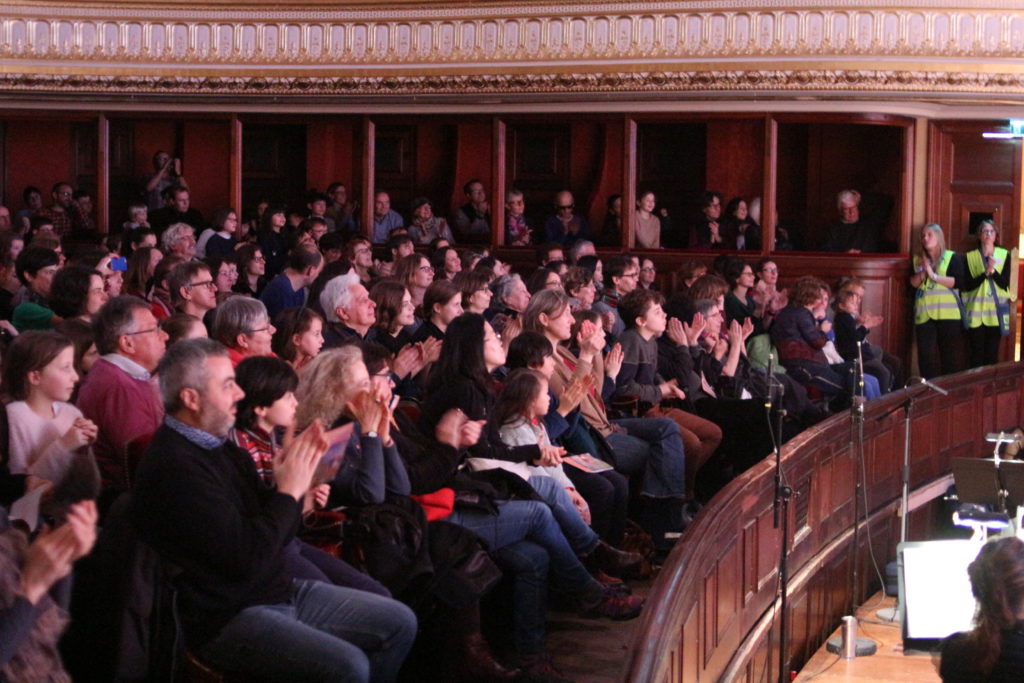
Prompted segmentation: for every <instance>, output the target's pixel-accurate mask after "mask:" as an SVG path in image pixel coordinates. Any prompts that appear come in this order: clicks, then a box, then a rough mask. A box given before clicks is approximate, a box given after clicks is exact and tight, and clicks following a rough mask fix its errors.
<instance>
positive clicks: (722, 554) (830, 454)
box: [622, 363, 1024, 683]
mask: <svg viewBox="0 0 1024 683" xmlns="http://www.w3.org/2000/svg"><path fill="white" fill-rule="evenodd" d="M937 383H938V384H939V385H940V386H942V387H943V388H944V389H946V390H948V391H949V392H950V393H949V396H940V395H938V394H935V393H932V392H922V391H921V389H919V388H912V389H904V390H901V391H898V392H894V393H892V394H889V395H887V396H885V397H883V398H881V399H878V400H875V401H872V402H870V403H869V404H868V405H867V408H866V411H865V412H866V414H865V423H864V453H865V463H864V466H865V471H866V473H867V476H866V481H867V485H866V487H865V494H866V499H867V506H866V507H867V510H868V514H867V517H868V519H869V521H868V522H867V523H866V524H863V526H862V529H863V531H864V532H865V533H862V534H861V542H860V547H859V549H858V553H857V557H856V560H855V561H856V562H858V563H859V565H858V566H859V568H860V569H861V571H859V579H858V585H857V586H855V587H854V589H853V590H854V595H851V594H850V584H849V575H850V573H849V569H850V564H849V563H850V561H851V560H852V559H853V558H852V556H851V553H850V548H849V545H850V544H851V542H852V536H853V534H852V533H850V531H851V530H852V528H853V514H854V506H853V495H854V488H853V487H854V482H855V473H856V469H855V468H856V467H857V462H856V460H855V459H854V458H853V457H852V455H851V451H852V450H853V449H852V448H851V441H850V436H851V425H850V420H849V417H848V415H846V414H838V415H834V416H833V417H831V418H829V419H828V420H826V421H825V422H823V423H821V424H819V425H817V426H815V427H813V428H812V429H809V430H807V431H805V432H803V433H802V434H800V435H799V436H797V437H796V438H794V439H792V440H791V441H790V442H789V443H787V444H786V445H785V446H784V447H783V450H782V458H783V469H784V472H785V477H786V480H787V483H788V484H789V485H790V486H792V487H793V488H794V490H795V491H796V497H795V498H794V500H793V502H792V504H791V506H790V515H791V518H790V529H791V537H790V539H789V543H790V557H789V562H790V564H789V567H790V575H791V576H794V577H799V578H800V580H799V581H798V582H797V585H795V586H794V587H793V590H792V591H791V593H790V610H791V615H792V616H795V617H797V618H796V619H795V620H792V619H791V624H792V627H791V633H790V647H789V662H788V668H798V667H799V666H800V665H802V664H803V662H805V661H806V660H807V659H808V658H809V656H810V655H811V653H813V652H814V650H815V649H816V648H817V647H818V646H819V645H820V644H821V642H823V640H824V638H825V636H827V634H828V633H829V632H830V631H831V630H832V628H833V627H834V626H835V624H836V623H838V618H839V616H841V615H842V614H844V613H846V610H847V609H848V608H849V605H850V604H851V603H852V602H853V601H855V600H860V599H862V598H863V597H865V596H866V595H867V594H868V591H869V588H870V590H875V589H877V580H876V579H875V572H874V570H873V569H870V567H871V565H870V564H869V553H868V550H869V549H868V545H867V543H868V541H867V539H870V542H871V544H872V545H871V549H872V550H873V551H874V554H875V556H876V557H877V561H878V563H879V564H883V565H884V564H885V562H886V561H888V559H889V558H891V557H893V556H894V550H895V543H896V541H897V540H898V531H897V530H898V519H897V517H896V511H897V509H898V505H897V504H896V503H898V499H899V496H900V463H901V462H902V457H903V411H902V410H897V411H896V412H895V413H893V414H892V415H889V416H888V417H884V418H882V419H881V420H880V419H879V418H880V417H881V416H883V415H884V414H885V413H886V412H887V411H889V410H890V409H891V408H893V407H897V406H899V405H900V404H901V403H902V402H904V401H905V400H906V399H907V398H908V397H910V396H913V397H914V412H913V415H914V419H913V422H912V425H911V488H912V489H919V488H921V487H923V486H926V485H927V484H929V483H930V482H934V481H936V480H938V479H940V478H941V477H943V476H944V475H946V474H947V473H948V472H949V471H950V462H951V459H952V458H953V457H964V456H971V457H974V456H979V455H982V454H985V453H986V446H985V442H984V436H985V434H986V432H989V431H995V430H998V429H1000V428H1006V427H1009V426H1012V425H1016V424H1018V423H1020V422H1022V421H1024V363H1004V364H1001V365H998V366H993V367H988V368H981V369H977V370H970V371H967V372H963V373H959V374H957V375H952V376H949V377H945V378H942V379H941V380H940V381H938V382H937ZM773 478H774V464H773V462H772V461H771V458H768V459H766V460H764V461H762V462H761V463H759V464H758V465H756V466H755V467H753V468H751V469H750V470H748V471H746V472H744V473H743V474H742V475H741V476H739V477H737V478H736V479H735V480H734V481H732V482H730V483H729V485H728V486H726V487H725V488H724V489H722V490H721V491H720V492H719V493H718V494H717V495H716V496H715V497H714V498H713V499H712V500H711V501H710V502H709V503H708V505H707V506H705V508H704V509H703V510H701V513H700V514H699V515H698V517H697V519H696V520H695V521H694V522H693V524H691V525H690V527H689V528H687V530H686V532H685V533H684V534H683V536H682V538H681V539H680V541H679V543H678V544H677V545H676V547H675V549H674V550H673V551H672V553H671V555H670V556H669V559H668V562H667V563H666V565H665V567H664V568H663V569H662V572H661V574H660V576H659V577H658V579H657V581H656V582H655V584H654V587H653V588H652V590H651V593H650V595H649V597H648V600H647V604H648V608H647V609H646V610H645V612H644V614H643V615H642V616H641V623H640V624H639V625H638V628H637V630H636V632H635V636H634V641H633V644H632V647H631V648H630V650H629V653H628V655H627V660H626V662H625V663H624V669H623V676H622V679H623V680H627V681H635V682H636V683H641V682H643V683H650V682H653V681H696V680H702V681H705V680H706V681H711V680H719V679H720V678H721V677H722V676H723V675H725V674H726V673H727V672H729V673H730V674H736V673H739V672H744V671H745V672H746V674H747V675H748V676H754V675H755V674H757V675H758V676H764V675H765V672H764V667H766V666H767V667H768V672H767V677H766V678H765V679H764V680H773V679H774V677H775V672H776V671H777V666H778V665H777V663H774V662H777V661H778V660H777V659H775V660H774V662H772V661H768V660H770V659H774V658H775V657H777V656H778V655H777V648H776V649H774V650H773V648H771V647H766V646H765V645H766V644H767V638H768V637H769V634H772V635H771V637H773V638H775V639H777V638H778V634H777V632H776V633H772V632H773V631H777V623H772V611H771V610H772V609H773V606H774V605H775V601H776V587H777V586H776V584H777V570H776V564H777V559H778V554H779V550H780V545H779V542H780V538H779V532H778V530H777V529H775V528H774V525H773V519H772V517H773V514H772V513H773V509H772V503H773V499H774V484H773ZM863 509H864V505H863V504H862V505H861V516H860V519H861V520H862V523H863V519H864V512H863ZM930 511H931V510H930V509H929V508H928V507H927V506H926V507H925V508H922V509H921V510H919V511H916V512H914V511H912V512H911V515H910V520H909V521H910V529H911V534H910V536H909V537H910V538H919V539H920V538H923V537H924V536H925V535H926V533H927V529H926V527H927V526H928V524H929V521H930V519H931V518H930V517H929V516H928V514H929V512H930ZM933 517H934V516H933ZM872 586H873V587H872ZM812 604H813V607H814V609H812V608H811V606H812ZM774 642H776V643H777V640H776V641H774Z"/></svg>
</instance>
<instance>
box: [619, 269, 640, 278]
mask: <svg viewBox="0 0 1024 683" xmlns="http://www.w3.org/2000/svg"><path fill="white" fill-rule="evenodd" d="M622 277H640V273H638V272H636V271H635V270H634V271H631V272H629V273H623V274H622Z"/></svg>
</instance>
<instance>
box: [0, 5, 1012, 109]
mask: <svg viewBox="0 0 1024 683" xmlns="http://www.w3.org/2000/svg"><path fill="white" fill-rule="evenodd" d="M746 4H747V5H749V4H750V3H749V2H748V3H746ZM932 5H937V3H934V2H914V1H913V0H902V1H901V2H899V3H895V2H893V3H889V2H884V1H879V0H875V1H874V2H872V3H870V4H869V5H865V4H863V3H857V2H853V1H852V0H846V1H845V2H843V1H841V2H838V3H833V4H832V6H831V7H830V8H828V9H822V8H820V7H817V6H815V5H814V4H812V3H811V2H804V1H801V0H788V1H785V2H781V1H775V2H771V1H769V2H759V3H757V7H749V6H748V7H744V3H740V2H732V1H730V0H710V1H700V0H698V1H695V2H687V3H680V2H674V3H663V2H654V3H611V2H594V3H589V4H586V5H583V4H580V5H577V6H575V7H568V8H567V7H565V6H556V5H552V4H549V3H540V2H509V3H468V2H457V3H414V4H395V5H391V6H389V7H385V8H380V7H372V6H370V5H368V4H366V3H362V2H359V3H350V4H347V5H346V7H345V8H343V9H342V8H335V7H333V6H330V5H324V4H320V5H315V4H305V5H303V6H296V5H292V4H288V5H286V6H282V5H280V4H273V5H271V4H270V3H259V2H250V3H248V4H246V5H244V6H238V5H224V4H219V3H214V4H199V3H178V4H174V5H160V4H155V3H148V2H132V3H120V4H111V3H104V2H89V1H87V0H83V1H81V2H78V3H67V2H49V3H47V2H37V3H33V4H28V5H25V4H21V5H18V6H16V7H13V6H11V7H5V8H4V9H3V15H4V16H2V17H0V71H2V72H4V73H6V76H5V77H4V78H3V79H2V80H0V86H2V87H3V88H4V89H7V90H11V89H13V90H22V89H25V88H32V89H37V90H45V89H48V88H53V87H59V88H61V89H64V88H69V87H70V88H72V89H76V90H77V89H79V88H82V89H85V90H90V89H91V90H94V91H96V92H102V93H110V92H114V91H116V90H117V89H118V88H121V89H123V91H124V92H174V91H177V92H192V91H195V92H211V91H212V90H214V89H216V88H218V87H221V88H223V89H224V90H227V91H230V92H239V93H249V94H260V93H279V92H296V91H302V92H310V93H314V92H316V93H319V92H330V93H334V94H340V93H343V92H360V93H365V94H373V93H380V92H392V93H397V92H401V93H419V92H449V91H452V92H456V91H458V90H459V89H460V88H465V87H467V85H466V84H468V83H479V84H480V86H479V87H481V88H483V89H485V90H488V91H491V90H494V91H499V90H500V91H501V92H505V93H508V92H510V91H515V90H524V91H531V92H548V91H551V90H553V89H569V90H573V91H587V90H590V91H594V92H604V91H608V90H613V91H615V90H628V89H636V90H644V91H646V90H648V89H651V88H653V89H669V90H672V89H676V90H680V91H689V90H692V89H693V88H694V87H696V86H695V85H694V84H700V86H699V87H701V88H704V89H710V90H721V89H743V90H753V91H759V90H765V89H770V90H786V91H790V90H801V89H807V90H821V89H825V90H844V89H845V90H861V89H878V90H882V91H887V90H889V89H890V88H893V87H895V88H897V89H899V88H901V87H902V88H903V89H906V90H909V91H913V90H917V89H922V90H923V89H928V88H939V89H940V90H942V91H946V88H947V87H948V88H954V89H955V91H957V92H969V91H971V89H972V88H985V89H990V88H997V89H999V92H1000V93H1004V94H1006V93H1010V94H1020V95H1024V89H1022V88H1021V85H1020V79H1019V78H1018V77H1017V75H1018V74H1021V73H1024V9H1021V8H1020V4H1019V2H986V5H985V7H982V8H978V7H972V8H966V9H957V8H949V7H945V6H941V7H940V6H932ZM948 60H956V61H957V62H959V63H961V64H963V65H965V66H964V73H962V74H953V73H951V69H952V67H951V66H950V65H949V64H948ZM739 62H743V63H756V64H757V65H758V68H755V69H745V68H741V67H740V66H738V63H739ZM837 62H842V63H844V65H843V68H838V67H837ZM850 63H855V64H856V66H854V67H851V68H847V67H846V65H847V64H850ZM908 64H913V67H912V68H907V65H908ZM481 72H486V73H481ZM181 74H184V75H185V76H186V77H184V78H182V77H180V75H181ZM719 79H721V82H719ZM952 81H956V83H955V84H953V83H952ZM196 83H199V84H200V85H195V84H196ZM560 83H564V85H558V84H560ZM659 84H660V85H659ZM901 84H905V85H903V86H901ZM944 84H947V85H944ZM435 86H436V87H435ZM556 86H557V87H556ZM471 87H476V86H471ZM463 92H464V91H463ZM977 92H979V94H985V93H983V92H981V91H977Z"/></svg>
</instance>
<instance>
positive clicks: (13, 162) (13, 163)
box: [4, 120, 74, 214]
mask: <svg viewBox="0 0 1024 683" xmlns="http://www.w3.org/2000/svg"><path fill="white" fill-rule="evenodd" d="M4 125H5V132H6V140H5V146H6V156H7V159H6V168H5V169H4V171H5V174H4V175H5V179H4V187H5V189H6V197H4V201H6V202H7V204H6V206H7V207H8V208H9V209H10V210H11V213H12V214H13V213H14V212H16V211H18V210H19V209H22V208H24V206H23V204H22V201H21V192H22V190H24V189H25V186H27V185H35V186H36V187H38V188H39V189H40V190H42V191H43V204H44V205H48V204H50V202H51V198H50V187H52V186H53V184H54V183H56V182H60V181H64V180H66V181H70V182H72V183H73V182H74V178H72V175H71V174H72V173H73V169H74V150H73V143H72V136H71V123H70V122H69V121H56V120H37V121H27V120H13V121H7V122H6V123H5V124H4Z"/></svg>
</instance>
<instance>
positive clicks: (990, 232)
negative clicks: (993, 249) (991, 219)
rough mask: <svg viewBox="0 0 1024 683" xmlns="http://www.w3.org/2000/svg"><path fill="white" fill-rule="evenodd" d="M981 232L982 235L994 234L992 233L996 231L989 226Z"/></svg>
mask: <svg viewBox="0 0 1024 683" xmlns="http://www.w3.org/2000/svg"><path fill="white" fill-rule="evenodd" d="M981 234H982V235H994V234H996V231H995V230H992V229H991V228H988V229H986V230H982V231H981Z"/></svg>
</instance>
